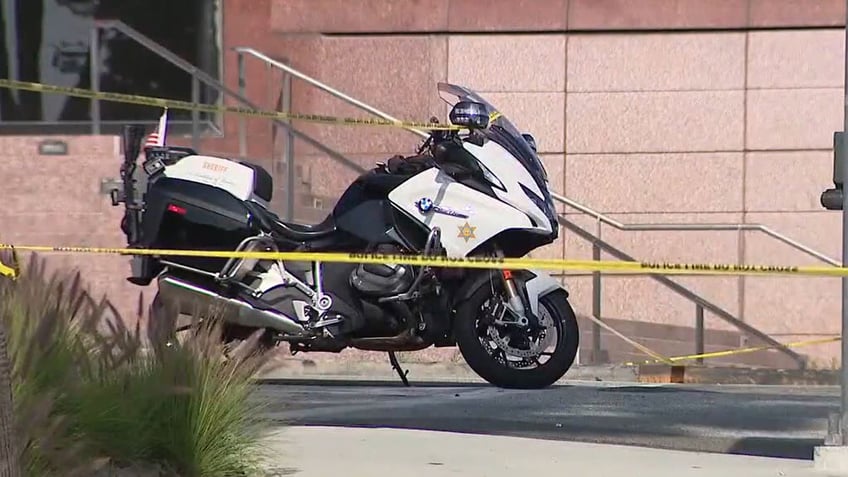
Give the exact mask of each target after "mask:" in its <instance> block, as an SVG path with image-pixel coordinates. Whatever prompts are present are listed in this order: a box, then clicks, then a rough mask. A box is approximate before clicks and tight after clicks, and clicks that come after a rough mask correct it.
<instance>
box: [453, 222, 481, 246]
mask: <svg viewBox="0 0 848 477" xmlns="http://www.w3.org/2000/svg"><path fill="white" fill-rule="evenodd" d="M475 230H477V227H475V226H473V225H471V224H469V223H468V222H465V224H463V225H460V226H459V235H457V237H459V238H461V239H464V240H465V242H466V243H468V241H469V240H472V239H476V238H477V236H476V235H474V231H475Z"/></svg>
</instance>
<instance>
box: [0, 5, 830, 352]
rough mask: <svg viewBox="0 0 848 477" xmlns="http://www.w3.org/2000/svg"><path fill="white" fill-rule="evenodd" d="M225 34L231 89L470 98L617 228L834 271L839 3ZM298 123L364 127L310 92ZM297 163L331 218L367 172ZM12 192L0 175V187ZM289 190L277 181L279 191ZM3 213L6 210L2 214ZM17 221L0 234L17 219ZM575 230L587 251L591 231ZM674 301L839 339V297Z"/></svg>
mask: <svg viewBox="0 0 848 477" xmlns="http://www.w3.org/2000/svg"><path fill="white" fill-rule="evenodd" d="M223 15H224V26H225V28H224V47H225V58H224V74H225V80H226V83H227V84H228V85H229V86H230V87H232V88H235V87H236V86H237V82H236V78H237V74H236V55H235V53H234V52H232V51H231V50H230V49H231V48H232V47H235V46H251V47H254V48H257V49H259V50H261V51H263V52H265V53H267V54H269V55H270V56H272V57H275V58H279V59H286V60H287V61H289V62H290V63H291V64H292V65H293V66H294V67H295V68H297V69H299V70H301V71H303V72H305V73H307V74H309V75H311V76H314V77H316V78H318V79H320V80H322V81H325V82H327V83H328V84H330V85H332V86H334V87H336V88H338V89H340V90H342V91H344V92H346V93H349V94H351V95H353V96H354V97H356V98H358V99H360V100H362V101H364V102H366V103H369V104H372V105H374V106H376V107H378V108H380V109H383V110H385V111H386V112H389V113H391V114H393V115H395V116H398V117H402V118H406V119H414V120H426V119H428V118H429V117H430V116H431V115H437V116H440V117H444V114H445V112H446V111H445V107H444V104H443V103H442V102H441V101H440V99H439V98H438V96H437V94H436V89H435V83H436V82H437V81H445V80H447V81H450V82H456V83H460V84H463V85H467V86H469V87H471V88H474V89H477V90H478V91H480V92H481V93H482V94H483V95H484V96H486V97H487V98H489V99H490V100H491V101H492V102H493V103H494V104H496V105H498V106H499V107H500V108H502V109H503V111H504V112H505V113H506V114H507V115H508V116H510V117H511V118H513V119H514V120H515V122H516V123H517V124H518V125H519V126H520V127H521V128H523V129H525V130H527V131H528V132H530V133H532V134H534V135H535V136H536V138H537V141H538V143H539V147H540V152H541V154H542V158H543V160H544V162H545V164H546V166H547V168H548V171H549V174H550V176H551V180H552V188H553V189H554V190H556V191H558V192H561V193H564V194H565V195H567V196H568V197H570V198H572V199H574V200H577V201H579V202H581V203H583V204H586V205H588V206H590V207H592V208H595V209H597V210H599V211H601V212H603V213H605V214H609V215H610V216H612V217H613V218H615V219H617V220H620V221H622V222H624V223H654V222H662V223H668V222H673V223H678V222H685V223H718V222H721V223H740V222H741V223H761V224H765V225H768V226H769V227H772V228H774V229H775V230H777V231H779V232H781V233H784V234H787V235H788V236H789V237H791V238H793V239H796V240H799V241H800V242H802V243H804V244H806V245H808V246H811V247H813V248H815V249H817V250H819V251H821V252H823V253H825V254H827V255H828V256H830V257H834V258H838V257H840V256H841V255H840V254H841V249H840V235H839V234H840V226H839V224H840V218H839V214H838V213H836V212H826V211H824V210H822V208H821V206H820V205H819V203H818V198H819V194H820V193H821V191H822V190H824V189H825V188H827V187H828V186H829V183H830V179H831V160H832V158H831V151H830V149H831V146H832V134H833V131H836V130H839V129H841V128H842V91H843V72H842V71H843V70H842V68H843V48H844V46H843V41H844V40H843V38H844V33H843V32H842V30H841V25H842V24H843V22H844V3H843V2H841V1H837V0H826V1H825V0H821V1H815V0H803V1H801V0H796V1H792V0H489V1H486V2H483V1H478V0H391V1H389V0H363V1H359V2H350V1H347V0H226V1H225V5H224V12H223ZM247 73H248V75H247V79H248V81H247V92H248V96H250V97H251V99H254V100H255V101H256V102H258V103H260V104H261V105H262V106H263V107H273V106H274V104H275V102H276V101H277V100H278V99H279V93H280V89H279V85H280V82H279V81H280V78H279V75H277V76H274V77H268V76H266V75H267V72H266V69H265V67H264V66H263V65H262V64H260V63H259V62H258V61H255V60H250V59H248V61H247ZM293 108H294V110H295V111H296V112H302V113H319V114H337V115H346V116H354V115H355V116H363V115H364V113H362V112H360V111H357V110H356V109H354V108H352V107H350V106H348V105H345V104H344V103H342V102H341V101H339V100H338V99H335V98H332V97H330V96H329V95H328V94H326V93H321V92H318V91H317V90H315V89H314V88H311V87H308V86H307V85H305V84H304V83H303V82H301V81H298V80H295V88H294V101H293ZM297 126H298V127H299V128H301V129H302V130H304V131H306V132H308V133H309V134H311V135H313V136H315V137H316V138H318V139H320V140H321V141H322V142H324V143H325V144H327V145H330V146H331V147H333V148H335V149H336V150H338V151H339V152H342V153H344V154H345V155H347V156H348V157H350V158H351V159H353V160H355V161H356V162H357V163H359V164H361V165H362V166H365V167H368V166H371V165H373V163H374V162H376V161H380V160H384V159H385V158H386V157H388V156H390V155H392V154H396V153H410V152H412V150H413V149H414V148H415V147H416V146H417V145H418V144H419V140H418V138H417V137H416V136H413V135H411V134H409V133H406V132H403V131H395V130H386V129H378V128H345V127H336V126H324V125H314V124H297ZM236 127H237V121H236V120H235V118H233V117H228V118H227V120H226V123H225V128H224V129H225V133H226V135H225V137H224V138H223V139H215V140H209V141H206V143H205V147H206V150H207V151H209V152H227V153H235V152H236V151H237V150H238V148H237V138H236V134H235V133H236V131H237V129H236ZM248 131H249V133H250V135H249V137H250V141H249V151H248V155H249V156H251V157H257V158H262V160H263V161H264V165H266V166H267V167H269V169H274V170H279V168H278V166H280V165H281V164H280V163H279V153H278V152H277V153H273V152H272V149H271V147H270V145H271V144H272V141H273V140H274V139H275V138H274V136H273V130H272V128H271V127H270V126H269V125H268V123H267V121H263V120H255V121H249V125H248ZM278 142H279V141H277V143H278ZM277 146H279V144H277ZM295 150H296V161H297V165H298V167H299V168H300V169H301V170H302V173H301V175H302V177H301V179H302V181H299V183H300V184H301V189H302V190H299V194H301V195H304V196H306V195H308V196H310V197H314V198H317V199H319V203H320V202H323V207H325V208H328V207H331V206H332V204H333V201H334V200H335V197H337V196H338V194H340V193H341V191H342V190H343V187H344V186H345V185H346V184H348V183H349V182H350V180H351V179H352V178H353V177H354V175H355V172H353V171H351V170H349V169H346V168H344V167H342V166H340V165H339V164H338V163H337V162H335V161H333V160H332V159H330V158H329V157H327V156H326V155H325V154H322V153H320V152H318V151H316V150H315V149H313V148H311V147H310V146H307V145H305V144H303V143H302V142H298V143H297V144H296V146H295ZM274 154H277V155H274ZM7 155H8V154H7ZM272 156H273V157H274V159H273V160H272V159H271V157H272ZM20 157H21V158H20V159H19V160H21V161H26V160H27V159H26V158H27V157H29V156H26V155H24V156H20ZM50 160H51V161H52V160H55V159H50ZM62 160H64V159H62ZM27 167H34V166H27ZM91 167H95V165H94V164H92V165H91ZM96 167H100V165H97V166H96ZM106 169H109V172H108V173H107V172H106V171H105V170H104V172H102V174H104V175H108V176H110V177H114V176H115V175H116V174H117V172H116V171H112V166H109V167H107V168H106ZM3 170H4V171H7V170H9V169H6V168H4V169H3ZM39 170H40V169H39ZM92 170H94V169H92ZM97 171H99V169H97ZM44 173H45V174H47V172H44ZM67 173H68V174H70V175H69V176H68V177H75V176H73V175H72V174H74V173H75V172H74V171H72V170H69V171H68V172H67ZM7 174H8V173H7V172H2V173H0V179H3V182H4V183H5V182H6V181H5V179H6V177H5V176H6V175H7ZM33 174H35V172H33ZM39 174H41V172H39ZM96 174H101V172H96V173H95V175H96ZM33 177H41V176H38V175H37V174H36V175H33ZM277 179H278V183H280V184H282V183H283V180H282V176H281V175H279V173H278V174H277ZM27 180H29V179H27ZM39 180H40V179H32V181H34V182H33V184H41V183H43V181H42V182H39ZM68 180H71V179H68ZM86 180H89V179H86ZM92 180H93V179H92ZM23 184H26V182H24V183H23ZM20 187H30V189H27V191H28V192H26V194H30V195H28V196H27V195H24V196H26V197H30V196H31V197H33V198H37V197H46V196H47V194H50V193H52V191H51V192H46V191H44V190H42V191H40V192H37V191H36V189H35V188H36V187H38V186H37V185H32V184H31V185H30V186H25V185H20ZM36 192H37V193H36ZM19 193H20V194H24V193H23V192H19ZM33 194H35V195H33ZM38 194H42V195H38ZM6 196H7V192H6V191H4V193H3V199H4V201H5V200H6ZM10 197H11V196H10ZM16 197H17V196H16ZM16 200H17V199H16ZM34 200H37V199H34ZM88 200H91V201H92V203H93V204H97V203H99V202H98V201H106V200H107V199H106V198H105V197H100V198H98V196H96V195H92V196H91V198H90V199H88ZM16 203H17V202H16ZM101 206H103V207H106V206H105V205H102V204H101ZM101 206H97V207H101ZM5 210H6V212H4V214H5V215H4V216H3V217H4V220H11V219H9V216H10V214H11V212H9V210H10V209H9V208H8V207H6V209H5ZM563 211H564V212H566V213H568V217H569V219H570V220H572V221H573V222H575V223H576V224H578V225H580V226H582V227H585V228H587V229H588V230H590V231H592V232H595V228H596V223H595V222H594V221H593V220H592V219H590V218H588V217H586V216H584V215H582V214H579V213H574V211H573V210H571V209H567V210H566V209H563ZM17 212H20V211H17ZM17 212H15V213H17ZM104 213H106V212H104ZM13 215H14V214H13ZM110 217H111V216H110ZM116 217H117V216H116ZM113 219H114V218H110V219H109V220H112V222H109V223H113V222H114V220H113ZM17 220H22V219H17ZM27 220H28V219H27ZM68 220H69V219H68ZM55 224H58V225H54V230H52V231H51V232H50V233H51V234H59V235H57V237H59V238H61V236H62V234H64V233H70V231H66V229H67V226H68V224H67V220H66V221H65V222H55ZM21 227H23V228H22V229H20V230H30V229H27V228H26V227H30V228H32V227H34V226H31V225H21ZM62 227H65V228H62ZM104 227H105V226H104ZM89 228H90V232H89V234H90V235H88V236H86V237H89V236H90V237H91V241H92V242H96V243H98V244H107V245H108V244H109V243H108V242H109V241H110V240H112V239H113V238H114V237H112V235H114V233H115V231H116V230H117V228H116V225H114V224H113V225H110V226H108V227H107V228H109V230H112V232H103V234H105V235H102V236H100V235H97V234H99V233H100V232H98V231H97V228H96V227H95V225H94V224H91V225H90V226H89ZM39 230H42V229H39ZM39 233H41V232H39ZM601 233H602V237H603V239H604V240H606V241H609V242H610V243H612V244H613V245H615V246H617V247H619V248H622V249H624V250H625V251H627V252H628V253H630V254H631V255H633V256H635V257H636V258H637V259H644V260H670V261H698V262H740V261H741V262H754V263H770V264H816V262H815V261H814V259H812V258H810V257H807V256H805V255H802V254H800V253H798V252H795V251H793V250H791V249H790V248H789V247H788V246H786V245H784V244H781V243H779V242H776V241H775V240H773V239H770V238H769V237H766V236H764V235H763V234H761V233H756V232H746V233H740V232H737V231H732V232H622V231H617V230H615V229H612V228H611V227H608V226H605V227H603V229H602V230H601ZM110 234H112V235H110ZM51 237H53V236H52V235H51V236H50V237H48V236H44V237H42V236H39V235H38V234H36V235H34V236H31V237H30V236H26V237H23V236H20V237H18V238H20V239H21V240H23V239H24V238H26V239H27V240H28V241H31V240H35V239H39V240H41V239H44V240H48V238H51ZM3 238H4V239H5V237H3ZM53 238H55V237H53ZM71 239H73V240H77V239H79V240H84V239H85V237H81V236H80V237H77V236H72V237H71V236H68V240H71ZM95 239H96V240H95ZM535 255H537V256H547V257H567V258H575V259H589V258H591V246H590V245H589V244H587V243H586V242H584V241H582V240H581V239H579V238H578V237H576V236H575V235H574V234H573V233H568V232H564V233H563V237H562V239H561V240H559V241H557V243H555V244H553V245H552V246H549V247H547V248H546V249H544V250H541V251H538V252H537V253H536V254H535ZM602 258H612V257H609V256H607V255H604V256H603V257H602ZM115 277H116V278H112V279H113V280H122V279H123V278H122V277H123V275H122V274H117V275H115ZM103 280H107V279H106V278H104V279H103ZM565 281H566V283H567V285H568V286H569V288H570V290H571V292H572V297H573V300H574V304H575V307H576V308H577V310H578V312H579V313H581V314H588V313H591V311H592V307H591V304H592V288H591V278H590V277H579V276H578V277H568V278H567V279H566V280H565ZM679 281H680V282H681V283H684V284H685V285H687V286H689V287H690V288H691V289H692V290H694V291H696V292H698V293H700V294H702V295H703V296H705V297H707V298H709V299H710V300H711V301H713V302H715V303H716V304H718V305H719V306H721V307H723V308H725V309H726V310H728V311H730V312H731V313H734V314H736V315H737V316H740V317H742V318H743V319H744V320H745V321H747V322H749V323H750V324H752V325H753V326H755V327H757V328H760V329H762V330H763V331H766V332H768V333H773V334H775V336H776V337H777V338H779V339H781V340H784V341H790V340H793V339H796V338H802V339H803V338H808V337H810V335H816V334H833V333H838V332H839V316H840V315H839V310H840V304H839V303H840V302H839V281H838V279H832V278H803V279H802V278H785V277H780V278H744V279H743V278H736V277H722V278H717V277H710V278H680V279H679ZM602 291H603V293H602V297H603V299H602V316H605V317H611V318H617V319H623V320H636V321H637V322H650V323H654V324H664V325H677V326H691V325H692V324H693V322H694V316H695V305H694V304H692V303H691V302H689V301H687V300H685V299H683V298H681V297H679V296H677V295H675V294H673V293H672V292H671V291H669V290H667V289H665V288H662V287H661V286H660V285H658V284H657V283H656V282H655V281H653V280H651V279H650V278H647V277H630V278H623V277H604V279H603V284H602ZM706 321H707V326H708V327H710V328H716V329H725V330H728V329H731V328H730V327H729V326H727V325H725V324H723V323H722V322H721V321H719V320H718V319H717V318H716V317H714V316H710V315H709V314H707V320H706ZM584 337H585V338H584V343H583V345H584V349H585V348H586V347H587V346H588V345H589V340H588V335H584ZM606 342H607V343H608V344H609V346H620V343H618V344H614V343H612V342H611V341H606ZM802 352H804V353H808V354H810V355H811V356H813V357H814V358H816V359H818V360H820V362H830V361H831V359H836V360H838V358H839V352H838V345H836V344H831V345H824V346H817V347H815V348H807V349H803V350H802Z"/></svg>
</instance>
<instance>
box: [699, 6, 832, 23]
mask: <svg viewBox="0 0 848 477" xmlns="http://www.w3.org/2000/svg"><path fill="white" fill-rule="evenodd" d="M706 1H709V0H706ZM748 1H749V2H750V13H749V15H750V20H749V25H751V26H752V27H799V26H802V27H807V26H809V27H813V26H839V25H844V24H845V2H843V1H842V0H748Z"/></svg>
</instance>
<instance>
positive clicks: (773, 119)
mask: <svg viewBox="0 0 848 477" xmlns="http://www.w3.org/2000/svg"><path fill="white" fill-rule="evenodd" d="M842 94H843V93H842V89H841V88H825V89H772V90H750V91H749V92H748V105H747V108H748V115H747V117H748V121H747V131H746V136H747V137H746V139H747V141H746V143H747V144H746V146H747V148H748V149H750V150H769V149H772V150H775V149H778V150H792V149H828V148H831V147H833V131H838V130H841V129H842V115H843V109H844V108H843V106H842Z"/></svg>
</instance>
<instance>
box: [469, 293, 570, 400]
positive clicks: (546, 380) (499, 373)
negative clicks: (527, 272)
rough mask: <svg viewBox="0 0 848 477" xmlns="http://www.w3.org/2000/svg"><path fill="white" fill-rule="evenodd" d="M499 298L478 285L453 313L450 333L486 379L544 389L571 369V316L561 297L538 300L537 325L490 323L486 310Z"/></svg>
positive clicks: (508, 385) (502, 384)
mask: <svg viewBox="0 0 848 477" xmlns="http://www.w3.org/2000/svg"><path fill="white" fill-rule="evenodd" d="M502 299H503V298H502V297H500V296H498V295H497V293H496V294H494V295H493V293H492V290H491V289H490V288H489V287H481V288H480V289H479V290H477V291H476V292H475V293H474V294H473V295H472V296H471V298H470V299H468V300H467V301H465V302H464V303H463V304H462V306H461V307H460V309H459V310H457V311H458V314H457V315H458V316H457V318H456V321H455V323H454V333H455V336H456V340H457V344H458V346H459V350H460V352H461V353H462V356H463V358H464V359H465V361H466V362H467V363H468V366H470V367H471V369H472V370H474V372H476V373H477V374H478V375H479V376H480V377H481V378H483V379H485V380H486V381H488V382H489V383H491V384H493V385H495V386H498V387H502V388H512V389H539V388H545V387H548V386H550V385H552V384H554V383H555V382H557V381H558V380H559V379H560V378H562V377H563V376H564V375H565V373H566V372H567V371H568V370H569V368H571V365H572V364H573V363H574V359H575V357H576V356H577V349H578V346H579V344H580V336H579V330H578V326H577V318H576V316H575V314H574V310H573V309H572V308H571V305H570V304H569V303H568V297H567V295H566V294H565V293H564V292H562V291H556V292H553V293H550V294H548V295H545V296H544V297H542V298H541V299H540V300H539V311H538V315H539V327H538V328H536V329H530V328H519V327H517V326H514V325H499V324H496V323H494V317H493V316H492V314H491V309H492V307H493V305H494V303H496V301H498V300H502Z"/></svg>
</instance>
